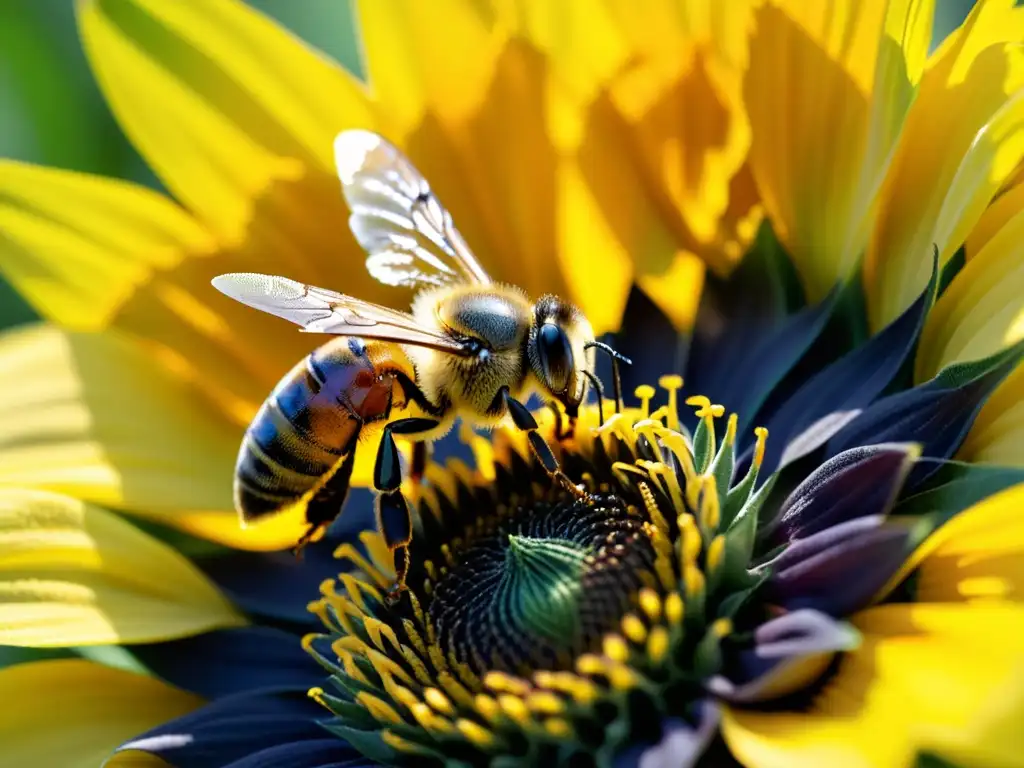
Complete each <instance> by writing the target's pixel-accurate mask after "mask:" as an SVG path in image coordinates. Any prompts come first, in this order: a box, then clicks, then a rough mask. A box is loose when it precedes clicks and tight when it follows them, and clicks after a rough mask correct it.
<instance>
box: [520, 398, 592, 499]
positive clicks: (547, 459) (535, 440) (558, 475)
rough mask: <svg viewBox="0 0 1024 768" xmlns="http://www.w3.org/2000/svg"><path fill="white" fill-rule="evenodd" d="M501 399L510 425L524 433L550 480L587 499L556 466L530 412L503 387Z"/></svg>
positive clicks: (549, 448) (554, 459)
mask: <svg viewBox="0 0 1024 768" xmlns="http://www.w3.org/2000/svg"><path fill="white" fill-rule="evenodd" d="M501 397H503V398H504V400H505V407H506V408H508V412H509V415H510V416H511V417H512V423H513V424H515V425H516V427H517V428H518V429H520V430H522V431H523V432H525V433H526V437H527V438H528V439H529V441H530V448H531V449H532V450H533V455H534V456H536V457H537V461H539V462H540V464H541V466H542V467H544V470H545V471H546V472H547V473H548V475H550V477H551V479H552V480H554V481H555V482H557V483H561V484H562V486H563V487H565V489H566V490H567V491H569V493H571V494H572V495H573V496H575V497H576V498H580V499H586V498H588V496H587V494H586V493H585V492H584V491H581V490H580V489H579V488H577V487H576V486H575V485H574V484H573V482H572V480H570V479H569V477H568V476H567V475H566V474H565V473H564V472H563V471H562V468H561V467H560V466H559V465H558V459H556V458H555V454H553V453H552V452H551V446H549V445H548V444H547V443H546V442H545V441H544V438H543V437H541V434H540V432H538V431H537V420H536V419H535V418H533V414H532V413H530V410H529V409H528V408H527V407H526V406H525V405H523V404H522V403H521V402H519V401H518V400H516V399H515V398H514V397H512V395H510V394H509V392H508V389H507V388H505V387H503V388H502V390H501Z"/></svg>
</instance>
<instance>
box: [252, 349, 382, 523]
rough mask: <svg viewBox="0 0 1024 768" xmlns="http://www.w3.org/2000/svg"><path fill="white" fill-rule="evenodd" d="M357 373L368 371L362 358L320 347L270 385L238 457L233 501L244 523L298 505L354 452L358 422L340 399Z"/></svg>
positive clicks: (345, 350)
mask: <svg viewBox="0 0 1024 768" xmlns="http://www.w3.org/2000/svg"><path fill="white" fill-rule="evenodd" d="M360 372H368V373H369V374H370V375H371V376H372V374H373V368H372V365H371V364H370V363H369V361H368V360H366V359H365V356H362V355H355V354H352V352H351V351H350V350H348V349H347V348H341V349H337V350H328V352H327V353H324V352H322V351H321V350H318V351H317V352H314V353H313V354H312V355H310V356H309V357H307V358H306V359H305V360H303V361H302V362H301V363H299V364H298V365H297V366H295V368H293V369H292V370H291V371H290V372H289V373H288V374H287V375H286V376H285V377H284V378H283V379H282V380H281V382H280V383H279V384H278V385H277V386H276V387H275V388H274V391H273V392H272V393H271V395H270V396H269V397H268V398H267V399H266V401H265V402H264V403H263V405H262V406H261V407H260V409H259V412H258V413H257V414H256V417H255V418H254V419H253V421H252V424H250V426H249V429H248V430H247V431H246V433H245V438H244V439H243V441H242V446H241V450H240V451H239V454H238V463H237V465H236V468H235V503H236V505H237V507H238V509H239V511H240V512H241V514H242V516H243V518H244V519H246V520H252V519H255V518H258V517H263V516H264V515H269V514H272V513H274V512H277V511H279V510H280V509H282V508H283V507H286V506H288V505H290V504H292V503H294V502H296V501H298V500H299V499H301V498H302V497H303V496H304V495H305V494H306V493H308V492H309V491H310V490H312V489H313V488H314V487H315V486H316V485H317V484H318V483H319V482H320V480H321V478H323V477H324V476H325V475H326V474H327V473H328V472H330V471H331V470H332V469H333V468H334V467H335V466H336V465H338V464H339V462H340V461H341V460H342V459H344V458H345V457H346V456H347V455H348V454H349V453H350V452H351V451H352V450H354V449H355V444H356V440H357V438H358V436H359V430H360V427H361V426H362V423H363V419H362V418H360V416H358V415H357V414H355V413H353V411H352V409H351V408H350V407H348V406H347V405H346V403H347V402H348V399H347V397H346V394H347V391H348V389H350V388H351V385H352V382H353V381H355V380H356V379H357V374H359V373H360Z"/></svg>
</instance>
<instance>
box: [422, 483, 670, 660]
mask: <svg viewBox="0 0 1024 768" xmlns="http://www.w3.org/2000/svg"><path fill="white" fill-rule="evenodd" d="M642 527H643V524H642V520H640V519H639V518H637V517H636V516H631V515H630V513H629V510H628V508H627V506H626V504H625V503H624V502H623V501H622V500H621V499H620V498H618V497H616V496H612V495H607V494H605V495H602V496H598V497H595V498H594V499H592V500H591V501H589V502H586V503H584V502H582V501H577V500H570V501H566V500H562V501H540V502H535V503H533V504H530V505H523V506H520V507H517V508H516V509H515V510H513V511H512V513H511V514H510V515H509V516H508V517H506V518H503V519H500V520H498V521H497V522H496V523H495V524H493V525H492V526H490V527H489V530H486V531H485V532H484V533H483V534H477V535H476V536H475V537H474V538H473V540H472V541H471V543H469V544H468V545H467V546H466V547H465V549H463V550H462V551H461V552H460V553H459V557H458V564H457V565H456V566H455V568H453V569H452V570H451V571H449V572H448V573H447V574H446V575H445V576H444V577H442V578H441V579H440V581H439V582H438V584H437V587H436V589H435V590H434V596H433V599H432V600H431V601H430V603H429V604H428V606H427V610H428V612H429V613H430V615H431V616H432V617H433V619H434V622H435V624H436V627H437V632H438V640H439V643H440V646H441V649H442V651H443V652H444V653H445V654H446V655H447V654H448V653H449V652H452V653H454V655H455V656H456V657H457V658H460V659H465V660H467V662H468V663H469V665H470V666H471V667H472V668H473V669H474V671H475V672H477V673H478V674H481V675H482V674H484V673H485V672H486V671H488V670H492V669H497V670H503V671H508V672H515V671H519V670H521V669H522V668H523V667H524V666H528V667H529V668H533V669H556V668H567V667H569V666H570V664H571V661H572V658H573V657H574V656H575V655H577V654H578V653H580V652H581V651H583V650H585V649H591V648H594V647H596V646H597V644H598V643H599V642H600V639H601V637H602V636H603V635H604V634H605V633H606V632H608V631H609V630H611V629H612V628H613V627H614V626H615V625H616V624H617V623H618V620H619V618H620V617H621V616H622V614H623V613H624V612H625V610H626V609H627V607H628V605H629V600H630V597H631V595H633V594H634V593H635V592H636V591H637V590H638V589H639V588H640V586H641V584H640V580H639V574H640V573H643V572H647V571H648V570H649V569H650V567H651V564H652V562H653V560H654V551H653V550H652V548H651V545H650V542H649V541H648V539H647V538H646V537H645V536H644V535H643V532H642Z"/></svg>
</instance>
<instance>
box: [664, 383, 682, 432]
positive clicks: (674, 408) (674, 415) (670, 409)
mask: <svg viewBox="0 0 1024 768" xmlns="http://www.w3.org/2000/svg"><path fill="white" fill-rule="evenodd" d="M658 386H659V387H661V388H662V389H664V390H665V391H666V392H668V405H666V406H664V407H665V413H666V415H667V417H668V421H667V425H668V428H669V429H674V430H676V431H678V430H679V390H681V389H682V388H683V377H682V376H679V375H677V374H674V373H672V374H668V375H666V376H662V377H661V378H660V379H658Z"/></svg>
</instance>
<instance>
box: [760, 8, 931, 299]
mask: <svg viewBox="0 0 1024 768" xmlns="http://www.w3.org/2000/svg"><path fill="white" fill-rule="evenodd" d="M889 5H890V4H889V3H887V2H885V0H872V1H871V2H860V3H845V2H843V3H830V4H828V5H822V4H818V3H804V2H800V1H799V0H796V1H795V2H775V3H766V4H764V5H763V6H762V7H761V8H760V9H759V10H758V11H757V12H756V14H755V21H756V32H755V34H754V36H753V39H752V41H751V48H750V66H749V67H748V69H747V72H746V75H745V78H744V83H743V89H744V96H745V100H746V104H747V107H748V111H749V114H750V123H751V129H752V134H753V138H752V142H751V148H750V164H751V168H752V170H753V173H754V177H755V178H756V179H757V183H758V188H759V190H760V191H761V194H762V197H763V198H764V204H765V208H766V209H767V211H768V213H769V214H770V216H771V219H772V223H773V224H774V226H775V229H776V232H777V234H778V235H779V237H780V239H781V240H782V242H783V243H784V244H785V245H786V247H787V249H788V251H789V252H790V254H792V257H793V260H794V263H795V264H796V266H797V269H798V271H799V272H800V276H801V278H802V280H803V283H804V287H805V288H806V290H807V293H808V297H809V299H810V300H811V301H816V300H818V299H821V298H822V297H823V296H824V295H825V294H826V293H828V291H829V290H830V289H831V288H832V286H833V285H834V284H835V282H836V281H837V280H839V279H842V278H844V277H846V276H847V275H848V274H849V273H850V272H851V270H852V269H853V267H854V264H855V262H856V259H857V257H858V256H859V254H860V250H861V248H862V246H863V242H864V239H865V233H864V227H865V222H866V219H867V214H868V213H869V211H870V210H871V207H872V205H873V201H874V197H875V193H876V189H877V186H878V181H877V180H878V178H880V175H881V173H882V171H883V170H884V168H885V164H886V163H887V161H888V158H889V146H890V145H891V144H892V143H893V141H894V140H895V135H896V133H897V131H896V128H897V127H898V125H899V124H900V123H901V121H902V114H901V111H902V109H904V108H905V107H906V104H907V103H908V94H909V93H910V92H911V89H910V88H909V87H906V86H905V87H900V88H895V87H893V88H892V89H890V84H889V83H882V84H880V85H879V86H876V87H881V88H883V89H884V92H885V95H886V96H887V97H889V96H893V95H899V97H900V98H899V100H898V101H897V100H892V101H884V102H882V103H884V104H887V105H888V106H890V107H892V111H891V112H886V113H885V114H876V115H873V114H872V96H871V94H872V86H873V84H874V83H875V76H876V62H877V60H878V58H879V49H880V47H882V49H883V50H885V51H886V55H885V56H884V57H883V65H884V67H883V70H881V71H879V76H883V75H884V77H886V78H891V79H893V80H895V78H896V77H897V76H903V77H906V71H907V70H910V69H913V68H914V67H916V66H918V65H917V64H913V65H910V64H907V65H906V67H905V68H904V65H903V59H904V55H905V54H904V53H903V51H902V50H898V51H895V52H889V51H888V48H889V47H890V46H892V45H897V46H899V47H902V46H906V47H907V50H908V52H909V59H912V60H914V61H915V62H916V60H917V58H918V57H919V50H920V42H919V41H920V38H921V37H922V35H921V34H920V30H919V27H920V26H922V25H921V24H919V23H916V24H909V25H903V24H898V23H897V17H898V16H899V15H900V14H899V12H900V11H903V12H904V13H906V12H907V10H908V7H909V6H912V7H913V14H912V15H916V16H919V15H920V14H922V13H923V11H922V10H921V9H919V8H918V6H919V5H921V4H917V3H909V4H908V3H892V4H891V5H892V11H893V17H892V19H891V20H889V19H887V15H886V14H887V11H888V10H889V8H888V7H887V6H889ZM896 34H899V35H900V39H899V40H895V41H894V40H893V39H891V37H890V35H892V36H894V35H896ZM883 41H884V43H883ZM779 94H784V95H785V98H783V99H781V100H780V98H779ZM875 112H876V113H878V109H877V108H876V109H875ZM836 147H842V151H841V152H837V151H835V150H836Z"/></svg>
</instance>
